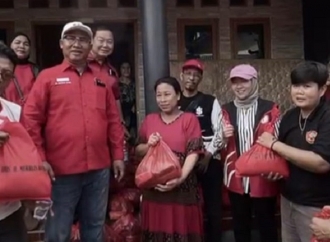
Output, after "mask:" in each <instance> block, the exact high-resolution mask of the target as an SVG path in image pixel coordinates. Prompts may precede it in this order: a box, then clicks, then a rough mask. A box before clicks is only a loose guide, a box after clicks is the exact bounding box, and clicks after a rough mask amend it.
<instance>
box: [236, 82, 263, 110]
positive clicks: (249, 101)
mask: <svg viewBox="0 0 330 242" xmlns="http://www.w3.org/2000/svg"><path fill="white" fill-rule="evenodd" d="M250 81H251V82H252V85H251V90H250V92H249V95H248V96H247V97H246V98H245V99H242V100H241V99H238V98H237V97H235V100H234V104H235V106H236V107H237V108H244V109H245V108H249V107H251V106H253V105H254V104H255V102H257V100H258V98H259V85H258V80H257V78H252V79H251V80H250Z"/></svg>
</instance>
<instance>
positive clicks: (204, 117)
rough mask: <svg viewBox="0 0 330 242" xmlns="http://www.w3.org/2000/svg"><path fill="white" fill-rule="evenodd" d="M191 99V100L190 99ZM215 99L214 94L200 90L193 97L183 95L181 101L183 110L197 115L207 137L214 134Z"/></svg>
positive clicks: (203, 133) (180, 104)
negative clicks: (212, 118)
mask: <svg viewBox="0 0 330 242" xmlns="http://www.w3.org/2000/svg"><path fill="white" fill-rule="evenodd" d="M189 99H191V100H190V101H188V100H189ZM214 100H215V97H214V96H212V95H209V94H204V93H202V92H198V94H197V95H196V96H194V97H193V98H186V97H184V96H183V97H182V98H181V99H180V101H179V107H180V109H181V110H182V111H184V112H191V113H194V114H195V115H196V117H197V118H198V120H199V124H200V126H201V129H202V135H203V136H206V137H207V136H213V135H214V133H213V130H212V120H211V115H212V109H213V103H214ZM211 139H212V138H211ZM204 141H211V140H204Z"/></svg>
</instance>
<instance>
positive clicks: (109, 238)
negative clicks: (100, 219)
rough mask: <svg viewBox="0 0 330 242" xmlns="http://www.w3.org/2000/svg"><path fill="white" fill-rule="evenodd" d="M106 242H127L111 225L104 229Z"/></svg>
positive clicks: (105, 226)
mask: <svg viewBox="0 0 330 242" xmlns="http://www.w3.org/2000/svg"><path fill="white" fill-rule="evenodd" d="M103 236H104V242H125V238H124V237H123V236H121V235H120V234H118V233H116V232H115V231H114V230H113V229H112V228H111V227H110V226H109V225H107V224H105V225H104V227H103Z"/></svg>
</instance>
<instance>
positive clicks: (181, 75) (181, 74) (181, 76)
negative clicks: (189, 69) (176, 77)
mask: <svg viewBox="0 0 330 242" xmlns="http://www.w3.org/2000/svg"><path fill="white" fill-rule="evenodd" d="M180 81H183V72H181V73H180Z"/></svg>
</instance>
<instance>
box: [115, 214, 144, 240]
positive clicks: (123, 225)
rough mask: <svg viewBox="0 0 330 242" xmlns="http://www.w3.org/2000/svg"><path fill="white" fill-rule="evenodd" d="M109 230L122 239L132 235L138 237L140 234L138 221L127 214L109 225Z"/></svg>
mask: <svg viewBox="0 0 330 242" xmlns="http://www.w3.org/2000/svg"><path fill="white" fill-rule="evenodd" d="M111 229H112V230H113V231H114V232H115V234H118V235H120V236H122V237H123V238H126V237H128V236H133V235H140V233H141V225H140V221H139V220H138V219H137V218H135V217H134V216H133V215H132V214H127V215H125V216H123V217H121V218H120V219H118V220H117V221H116V222H114V223H113V224H112V225H111Z"/></svg>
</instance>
